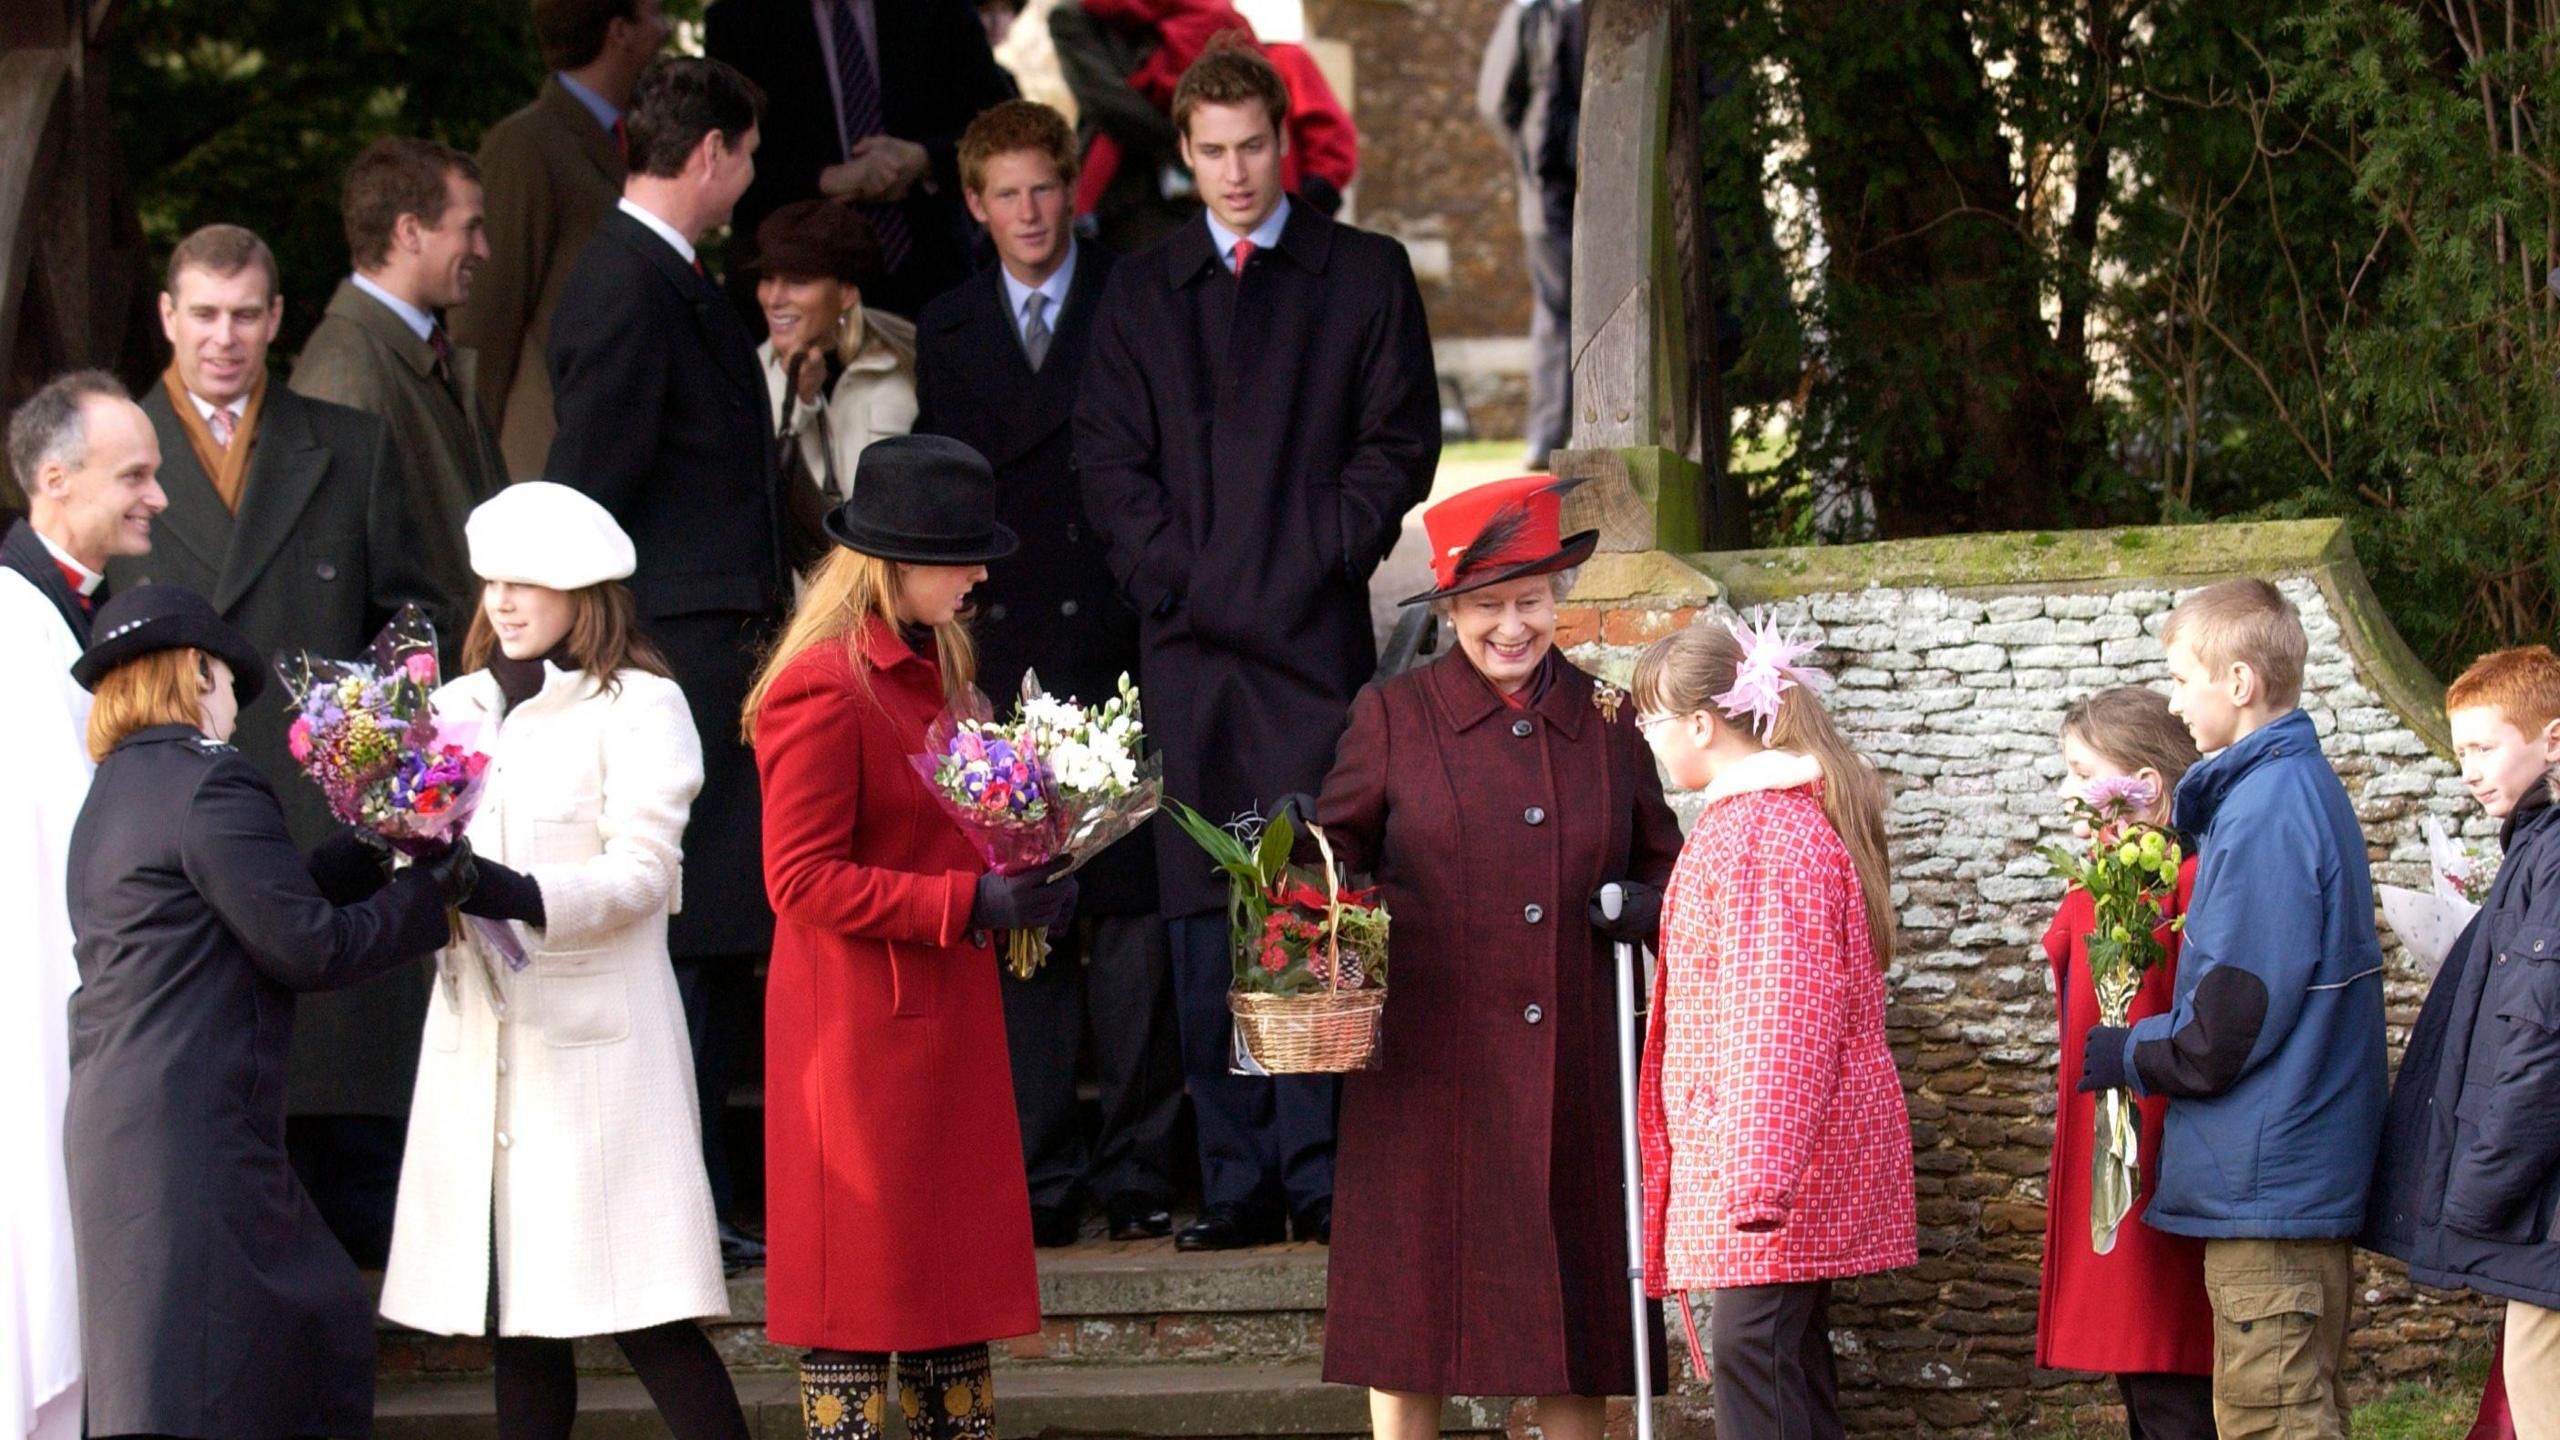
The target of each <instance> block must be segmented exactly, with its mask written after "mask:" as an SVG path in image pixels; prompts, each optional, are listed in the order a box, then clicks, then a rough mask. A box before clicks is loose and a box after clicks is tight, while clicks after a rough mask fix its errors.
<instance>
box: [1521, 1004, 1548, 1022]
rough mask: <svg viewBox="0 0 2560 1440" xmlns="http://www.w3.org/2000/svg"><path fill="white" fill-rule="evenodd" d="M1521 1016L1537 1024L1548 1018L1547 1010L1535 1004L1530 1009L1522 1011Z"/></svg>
mask: <svg viewBox="0 0 2560 1440" xmlns="http://www.w3.org/2000/svg"><path fill="white" fill-rule="evenodd" d="M1520 1018H1521V1019H1523V1020H1526V1021H1528V1022H1529V1023H1530V1024H1532V1025H1535V1024H1537V1023H1538V1022H1539V1021H1541V1020H1544V1019H1546V1018H1547V1012H1546V1011H1544V1010H1541V1009H1539V1008H1538V1007H1537V1006H1535V1005H1532V1006H1530V1007H1529V1008H1528V1009H1526V1010H1523V1011H1521V1012H1520Z"/></svg>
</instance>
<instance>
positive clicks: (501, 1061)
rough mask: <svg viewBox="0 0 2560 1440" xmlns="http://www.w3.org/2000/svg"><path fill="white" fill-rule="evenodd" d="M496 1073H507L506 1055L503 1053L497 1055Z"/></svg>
mask: <svg viewBox="0 0 2560 1440" xmlns="http://www.w3.org/2000/svg"><path fill="white" fill-rule="evenodd" d="M498 1073H499V1074H501V1075H504V1074H506V1073H507V1057H506V1056H504V1055H501V1056H499V1057H498Z"/></svg>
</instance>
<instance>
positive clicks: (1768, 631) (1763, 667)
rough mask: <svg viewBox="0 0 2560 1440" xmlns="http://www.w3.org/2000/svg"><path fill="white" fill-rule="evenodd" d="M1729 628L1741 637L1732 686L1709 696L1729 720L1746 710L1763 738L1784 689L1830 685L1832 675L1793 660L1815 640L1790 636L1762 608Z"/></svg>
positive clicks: (1818, 688)
mask: <svg viewBox="0 0 2560 1440" xmlns="http://www.w3.org/2000/svg"><path fill="white" fill-rule="evenodd" d="M1732 629H1733V638H1734V639H1736V640H1738V641H1740V642H1742V663H1741V664H1739V665H1737V666H1735V667H1734V671H1733V688H1732V689H1730V690H1727V691H1726V692H1724V693H1723V694H1721V695H1717V696H1714V697H1712V698H1713V699H1714V700H1715V703H1716V706H1717V708H1718V709H1721V710H1722V711H1724V713H1725V718H1726V719H1728V720H1739V719H1741V718H1742V717H1744V716H1746V715H1748V716H1750V717H1751V729H1752V733H1754V734H1756V735H1758V736H1759V737H1760V738H1761V739H1763V740H1766V739H1768V738H1769V731H1770V728H1771V727H1772V726H1774V725H1776V724H1777V723H1778V707H1779V704H1780V703H1781V702H1782V701H1783V700H1784V699H1785V698H1786V693H1787V691H1788V690H1790V689H1792V688H1794V687H1795V686H1798V685H1801V686H1803V687H1804V688H1805V689H1807V690H1811V691H1813V692H1815V693H1817V694H1819V693H1820V692H1822V691H1824V690H1827V689H1829V688H1831V677H1830V676H1828V675H1825V674H1823V673H1822V672H1821V671H1819V670H1816V669H1814V668H1813V667H1811V666H1809V665H1799V664H1797V663H1796V662H1797V661H1799V660H1802V659H1803V658H1804V657H1805V656H1807V655H1810V654H1812V653H1813V652H1814V649H1815V646H1814V642H1813V641H1810V640H1796V639H1791V638H1789V637H1788V635H1787V634H1786V632H1785V631H1784V630H1782V629H1780V628H1779V625H1778V619H1777V617H1776V616H1774V615H1771V614H1770V613H1769V612H1767V611H1765V610H1761V611H1755V612H1753V615H1752V618H1751V619H1749V620H1743V621H1736V622H1734V624H1733V626H1732Z"/></svg>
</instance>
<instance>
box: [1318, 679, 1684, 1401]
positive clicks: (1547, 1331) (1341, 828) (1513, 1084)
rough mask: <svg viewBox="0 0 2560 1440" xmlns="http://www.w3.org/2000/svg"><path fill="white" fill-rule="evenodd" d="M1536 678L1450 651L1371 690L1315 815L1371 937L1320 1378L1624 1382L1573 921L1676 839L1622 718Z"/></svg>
mask: <svg viewBox="0 0 2560 1440" xmlns="http://www.w3.org/2000/svg"><path fill="white" fill-rule="evenodd" d="M1548 663H1549V665H1550V666H1551V667H1552V672H1551V677H1550V679H1549V682H1548V685H1547V688H1546V692H1545V694H1543V695H1542V696H1540V697H1539V698H1538V699H1537V700H1536V701H1534V702H1532V703H1531V704H1530V705H1529V707H1528V708H1526V709H1513V708H1511V707H1510V706H1509V705H1508V704H1506V703H1505V701H1504V700H1503V698H1502V697H1501V696H1500V695H1499V694H1497V693H1496V692H1495V691H1494V689H1493V687H1492V686H1491V685H1490V684H1488V683H1487V682H1486V681H1485V680H1484V678H1483V677H1482V676H1480V675H1478V674H1477V673H1476V671H1475V669H1474V668H1473V667H1472V666H1471V665H1469V664H1468V663H1467V660H1466V657H1465V655H1464V654H1463V653H1459V652H1452V653H1451V654H1449V655H1447V656H1444V657H1442V658H1441V659H1439V660H1436V661H1434V662H1432V663H1431V664H1430V665H1427V666H1425V667H1423V668H1421V669H1419V670H1415V671H1411V672H1408V673H1407V674H1404V675H1401V676H1398V677H1397V678H1395V679H1393V680H1388V681H1384V682H1382V683H1380V684H1377V685H1373V686H1370V687H1369V688H1368V689H1366V690H1364V691H1362V692H1361V694H1360V697H1359V699H1358V700H1357V701H1355V702H1354V703H1353V705H1352V710H1351V728H1350V730H1349V731H1348V732H1347V733H1346V734H1345V735H1344V736H1343V737H1342V744H1341V747H1340V749H1339V751H1338V752H1337V754H1336V758H1335V760H1334V765H1333V772H1332V774H1330V775H1329V776H1327V777H1326V779H1325V784H1324V793H1323V795H1322V796H1321V797H1320V798H1319V799H1318V800H1317V802H1316V815H1317V818H1318V820H1319V821H1321V822H1322V823H1323V825H1324V826H1325V831H1326V834H1327V835H1328V836H1330V837H1331V838H1332V839H1333V841H1334V843H1335V846H1336V850H1337V853H1338V854H1341V855H1342V856H1343V859H1344V862H1345V863H1346V864H1348V865H1349V866H1351V867H1352V868H1354V869H1368V870H1374V871H1375V872H1376V875H1377V878H1378V884H1379V887H1380V892H1381V894H1382V896H1383V898H1384V900H1385V902H1386V905H1387V909H1388V914H1389V915H1390V916H1391V917H1392V921H1393V928H1392V930H1391V931H1390V935H1391V940H1390V943H1391V945H1392V946H1393V949H1392V950H1391V952H1390V955H1389V965H1388V972H1387V995H1388V998H1387V1011H1386V1019H1385V1023H1384V1038H1383V1041H1382V1044H1381V1049H1382V1060H1383V1064H1382V1066H1381V1068H1379V1069H1377V1070H1375V1071H1369V1072H1364V1073H1361V1074H1355V1075H1352V1076H1350V1077H1348V1079H1347V1080H1346V1081H1345V1082H1344V1085H1343V1089H1342V1121H1341V1130H1340V1138H1339V1140H1338V1141H1337V1148H1336V1151H1335V1161H1334V1164H1335V1176H1334V1192H1333V1203H1334V1226H1333V1257H1332V1278H1331V1282H1330V1295H1329V1300H1328V1305H1327V1309H1326V1315H1325V1350H1324V1378H1325V1379H1327V1380H1330V1381H1335V1382H1338V1383H1342V1384H1350V1385H1372V1386H1377V1387H1380V1388H1383V1389H1389V1390H1411V1391H1422V1392H1426V1393H1434V1394H1459V1395H1557V1394H1582V1395H1602V1394H1629V1393H1632V1392H1633V1391H1634V1389H1635V1352H1634V1346H1633V1344H1632V1343H1631V1340H1632V1337H1631V1336H1630V1334H1629V1331H1628V1318H1627V1281H1626V1266H1627V1252H1626V1218H1625V1217H1626V1209H1625V1206H1626V1187H1625V1185H1624V1184H1623V1183H1622V1180H1621V1175H1622V1169H1621V1161H1620V1158H1619V1150H1618V1099H1617V1073H1618V1071H1617V1065H1618V1059H1617V1057H1618V1043H1617V1022H1616V1019H1615V1011H1616V1005H1617V995H1616V990H1615V984H1616V982H1615V978H1614V972H1613V968H1612V967H1613V962H1612V958H1611V955H1610V946H1609V941H1608V940H1607V938H1606V937H1604V936H1602V935H1601V934H1600V933H1599V932H1598V931H1596V930H1593V929H1592V928H1591V925H1590V922H1589V920H1588V919H1587V909H1586V907H1587V906H1588V903H1589V901H1590V898H1591V895H1592V894H1593V892H1595V891H1596V890H1598V889H1599V888H1600V886H1601V885H1603V884H1605V883H1607V882H1608V881H1611V880H1621V879H1631V880H1637V881H1641V882H1643V883H1645V884H1647V885H1652V886H1656V887H1660V886H1662V885H1664V884H1666V883H1668V881H1669V880H1670V876H1671V867H1672V863H1673V861H1674V860H1675V859H1676V858H1677V857H1678V854H1679V849H1680V827H1679V824H1678V822H1677V821H1675V820H1674V819H1673V818H1672V814H1671V810H1670V807H1669V806H1668V805H1666V804H1664V803H1663V798H1662V783H1661V780H1660V778H1659V777H1658V776H1657V775H1656V773H1655V771H1654V765H1653V756H1652V752H1651V751H1650V750H1649V749H1648V748H1647V747H1646V745H1645V743H1644V740H1643V739H1642V737H1641V736H1639V735H1638V734H1637V732H1636V728H1635V704H1634V702H1633V701H1632V700H1628V699H1624V698H1620V699H1618V701H1617V703H1616V710H1617V714H1616V716H1615V718H1611V717H1610V716H1608V715H1607V714H1606V713H1605V712H1604V710H1603V708H1602V706H1601V703H1600V699H1599V697H1598V696H1597V695H1596V694H1595V682H1594V681H1593V680H1592V678H1591V677H1590V676H1589V675H1586V674H1584V673H1583V672H1582V671H1581V670H1578V669H1576V668H1574V667H1573V666H1572V665H1571V664H1569V663H1567V662H1566V661H1565V659H1564V657H1563V656H1562V655H1556V656H1554V657H1552V658H1551V659H1550V660H1549V662H1548ZM1656 1345H1657V1347H1658V1346H1659V1338H1658V1337H1657V1339H1656ZM1659 1353H1660V1352H1659V1349H1658V1348H1657V1350H1656V1354H1657V1356H1658V1355H1659ZM1655 1366H1656V1368H1655V1371H1654V1373H1656V1374H1661V1373H1663V1372H1662V1369H1661V1368H1660V1367H1661V1362H1660V1360H1659V1359H1658V1358H1657V1359H1656V1361H1655Z"/></svg>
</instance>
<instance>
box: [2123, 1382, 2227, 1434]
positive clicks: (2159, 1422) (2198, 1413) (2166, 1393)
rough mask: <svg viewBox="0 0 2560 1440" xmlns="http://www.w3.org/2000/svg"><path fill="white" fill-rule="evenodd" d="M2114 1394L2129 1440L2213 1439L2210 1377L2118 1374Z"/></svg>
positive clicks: (2211, 1385)
mask: <svg viewBox="0 0 2560 1440" xmlns="http://www.w3.org/2000/svg"><path fill="white" fill-rule="evenodd" d="M2116 1392H2117V1393H2118V1394H2120V1395H2122V1396H2124V1433H2125V1434H2126V1435H2128V1436H2130V1437H2131V1440H2214V1433H2215V1432H2214V1428H2213V1377H2212V1376H2210V1375H2151V1374H2142V1375H2119V1376H2117V1377H2116Z"/></svg>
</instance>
